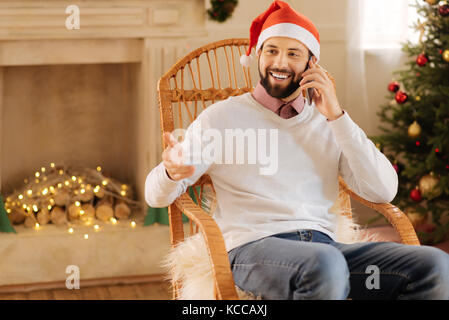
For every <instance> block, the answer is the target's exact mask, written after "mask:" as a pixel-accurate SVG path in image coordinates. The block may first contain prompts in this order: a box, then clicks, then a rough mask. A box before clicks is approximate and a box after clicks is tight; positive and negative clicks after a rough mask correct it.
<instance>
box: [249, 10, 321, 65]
mask: <svg viewBox="0 0 449 320" xmlns="http://www.w3.org/2000/svg"><path fill="white" fill-rule="evenodd" d="M249 33H250V38H249V47H248V50H247V51H246V54H244V55H242V56H241V57H240V63H241V64H242V65H243V66H245V67H249V66H250V64H251V60H252V57H251V50H252V48H253V47H256V52H257V51H258V50H259V49H260V47H261V46H262V44H263V43H264V42H265V41H266V40H267V39H269V38H272V37H288V38H292V39H296V40H299V41H301V42H302V43H303V44H304V45H305V46H306V47H307V48H308V49H309V50H310V51H311V52H312V54H313V55H314V56H315V57H316V59H317V62H318V61H319V60H320V35H319V33H318V30H317V28H316V27H315V25H314V24H313V23H312V21H310V20H309V18H307V17H306V16H304V15H302V14H300V13H298V12H297V11H295V10H294V9H293V8H292V7H290V5H289V4H288V3H285V2H283V1H274V2H273V3H272V4H271V5H270V7H269V8H268V9H267V10H266V11H265V12H264V13H262V14H260V15H259V16H258V17H257V18H256V19H254V21H253V22H252V24H251V28H250V31H249Z"/></svg>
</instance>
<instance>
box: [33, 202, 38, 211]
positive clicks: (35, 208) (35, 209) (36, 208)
mask: <svg viewBox="0 0 449 320" xmlns="http://www.w3.org/2000/svg"><path fill="white" fill-rule="evenodd" d="M33 211H34V212H38V211H39V208H38V207H37V206H36V205H35V204H33Z"/></svg>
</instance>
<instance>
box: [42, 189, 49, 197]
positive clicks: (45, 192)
mask: <svg viewBox="0 0 449 320" xmlns="http://www.w3.org/2000/svg"><path fill="white" fill-rule="evenodd" d="M47 193H48V189H47V188H45V189H44V190H42V194H43V195H44V196H45V195H47Z"/></svg>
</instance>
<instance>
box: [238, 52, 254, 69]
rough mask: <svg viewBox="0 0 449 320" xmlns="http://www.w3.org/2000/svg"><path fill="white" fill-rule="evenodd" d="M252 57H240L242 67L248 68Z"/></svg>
mask: <svg viewBox="0 0 449 320" xmlns="http://www.w3.org/2000/svg"><path fill="white" fill-rule="evenodd" d="M252 60H253V57H252V56H251V55H249V56H247V55H246V54H244V55H242V56H240V63H241V65H242V66H244V67H250V66H251V62H252Z"/></svg>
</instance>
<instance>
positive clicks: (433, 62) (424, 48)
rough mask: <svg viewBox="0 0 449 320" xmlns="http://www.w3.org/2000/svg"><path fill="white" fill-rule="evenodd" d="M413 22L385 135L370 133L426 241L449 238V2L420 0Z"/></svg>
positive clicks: (385, 110) (392, 89) (386, 110)
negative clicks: (414, 39) (415, 40)
mask: <svg viewBox="0 0 449 320" xmlns="http://www.w3.org/2000/svg"><path fill="white" fill-rule="evenodd" d="M412 6H414V7H416V8H417V12H418V15H419V16H420V18H418V20H417V21H416V22H415V23H414V24H413V26H412V27H413V28H414V30H416V31H417V32H418V31H419V32H420V34H419V42H418V43H417V44H414V43H412V42H411V41H406V42H405V43H404V42H403V43H402V51H403V52H405V53H406V54H407V56H408V57H409V61H408V62H407V63H406V66H407V69H406V70H400V71H395V72H394V73H393V75H396V77H395V78H393V79H392V82H391V83H390V84H389V85H388V86H386V87H387V88H388V91H389V93H388V96H387V98H388V99H389V101H390V102H389V103H386V104H385V105H384V106H381V109H380V111H379V112H378V115H379V117H380V119H381V120H382V125H381V126H380V127H379V129H380V130H381V131H382V134H380V135H379V136H375V137H370V138H371V139H372V140H373V141H374V142H375V143H376V146H377V147H378V148H379V149H380V150H381V151H382V152H383V153H384V154H385V155H386V156H387V157H388V158H389V159H390V161H391V162H392V165H393V166H394V168H395V169H396V171H397V172H398V177H399V188H398V194H397V196H396V198H395V199H394V200H393V202H392V203H393V204H395V205H397V206H398V207H399V208H401V209H402V210H403V211H404V212H405V213H406V214H407V216H408V217H409V219H410V220H411V222H412V224H413V225H414V227H415V229H416V230H417V234H418V237H419V238H420V240H421V243H423V244H434V243H438V242H441V241H444V240H445V239H447V238H448V237H449V3H448V2H447V1H439V2H438V1H436V0H426V1H423V0H419V1H416V2H415V4H413V5H412Z"/></svg>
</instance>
